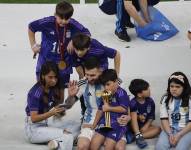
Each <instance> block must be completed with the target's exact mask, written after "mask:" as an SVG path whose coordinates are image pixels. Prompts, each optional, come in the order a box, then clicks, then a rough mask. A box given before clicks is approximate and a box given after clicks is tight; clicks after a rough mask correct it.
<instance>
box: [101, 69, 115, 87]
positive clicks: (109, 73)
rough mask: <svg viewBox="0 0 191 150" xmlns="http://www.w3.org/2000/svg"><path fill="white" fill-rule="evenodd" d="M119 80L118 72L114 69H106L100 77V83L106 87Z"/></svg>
mask: <svg viewBox="0 0 191 150" xmlns="http://www.w3.org/2000/svg"><path fill="white" fill-rule="evenodd" d="M117 79H118V77H117V72H116V71H115V70H114V69H106V70H104V71H103V72H102V75H101V76H100V81H101V83H102V84H103V85H105V84H106V83H107V82H108V81H114V82H115V81H116V80H117Z"/></svg>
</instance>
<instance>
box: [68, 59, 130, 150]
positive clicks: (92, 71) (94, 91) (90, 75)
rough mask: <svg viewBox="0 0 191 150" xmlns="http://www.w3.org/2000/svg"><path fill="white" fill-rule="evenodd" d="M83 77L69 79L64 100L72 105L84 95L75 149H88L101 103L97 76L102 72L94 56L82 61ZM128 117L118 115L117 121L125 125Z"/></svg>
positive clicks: (124, 142)
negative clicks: (73, 79)
mask: <svg viewBox="0 0 191 150" xmlns="http://www.w3.org/2000/svg"><path fill="white" fill-rule="evenodd" d="M84 69H85V70H84V71H85V79H82V80H80V81H79V82H78V84H77V82H75V81H71V82H70V83H69V85H68V94H69V97H68V98H67V99H66V100H65V102H66V104H70V105H73V104H74V103H75V102H76V101H77V100H78V99H79V98H80V97H81V96H83V97H84V103H85V106H86V109H85V112H84V116H83V120H82V126H81V132H80V135H79V136H78V143H77V149H78V150H89V149H90V142H91V139H92V137H93V135H94V130H93V128H92V127H93V122H94V119H95V116H96V112H97V110H98V107H99V106H100V104H101V95H102V92H103V90H104V87H103V86H102V85H101V84H100V81H99V77H100V75H101V74H102V71H101V68H100V64H99V61H98V59H97V58H96V57H90V58H88V59H87V60H86V61H85V63H84ZM129 120H130V117H129V116H127V115H120V116H118V122H119V123H120V124H121V125H122V126H126V125H127V122H128V121H129ZM118 145H119V146H120V147H121V146H122V145H124V146H125V145H126V140H125V139H124V140H120V141H119V142H118Z"/></svg>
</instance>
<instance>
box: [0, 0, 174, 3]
mask: <svg viewBox="0 0 191 150" xmlns="http://www.w3.org/2000/svg"><path fill="white" fill-rule="evenodd" d="M59 1H60V0H0V3H58V2H59ZM67 1H68V2H71V3H79V1H80V0H67ZM161 1H176V0H161ZM96 2H97V0H86V3H96Z"/></svg>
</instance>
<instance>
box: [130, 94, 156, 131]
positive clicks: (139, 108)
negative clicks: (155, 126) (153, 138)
mask: <svg viewBox="0 0 191 150" xmlns="http://www.w3.org/2000/svg"><path fill="white" fill-rule="evenodd" d="M130 109H131V112H137V117H138V118H139V116H140V115H143V116H144V117H145V119H142V120H140V119H138V124H139V127H140V128H141V127H143V126H144V124H145V123H146V122H147V121H148V120H149V119H153V120H155V103H154V101H153V99H152V98H150V97H148V98H146V99H145V102H144V103H143V104H141V103H139V102H138V101H137V99H136V98H133V99H132V100H131V101H130Z"/></svg>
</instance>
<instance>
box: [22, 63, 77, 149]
mask: <svg viewBox="0 0 191 150" xmlns="http://www.w3.org/2000/svg"><path fill="white" fill-rule="evenodd" d="M58 76H59V71H58V68H57V65H56V64H55V63H52V62H46V63H45V64H43V65H42V67H41V72H40V77H39V81H38V82H37V83H36V84H35V85H34V86H33V87H32V88H31V89H30V91H29V93H28V97H27V106H26V109H25V111H26V115H27V117H26V120H25V132H26V137H27V139H28V140H29V141H30V142H31V143H48V142H49V149H53V148H55V149H56V148H58V147H59V148H60V149H61V150H64V149H67V150H72V147H73V135H72V134H71V132H72V131H74V130H73V129H74V128H73V127H74V126H71V127H68V128H69V129H68V130H67V132H65V131H66V128H67V127H66V126H65V125H64V124H63V122H61V123H60V128H58V127H54V126H50V125H49V124H48V118H50V117H51V116H55V115H59V114H60V113H63V112H64V111H65V109H64V107H60V106H59V105H58V104H59V103H57V102H56V99H55V90H56V89H57V86H58ZM65 127H66V128H65ZM69 131H71V132H70V133H69Z"/></svg>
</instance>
